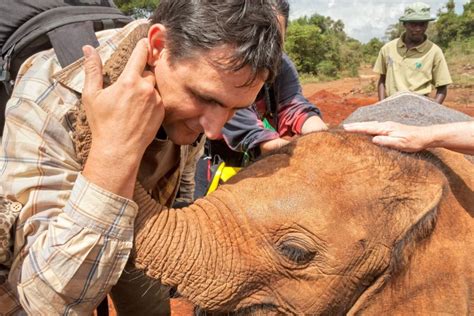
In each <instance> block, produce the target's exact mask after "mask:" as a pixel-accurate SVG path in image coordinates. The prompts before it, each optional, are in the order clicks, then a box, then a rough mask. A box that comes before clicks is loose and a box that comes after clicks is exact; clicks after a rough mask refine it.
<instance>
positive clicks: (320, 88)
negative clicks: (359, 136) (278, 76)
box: [110, 69, 474, 316]
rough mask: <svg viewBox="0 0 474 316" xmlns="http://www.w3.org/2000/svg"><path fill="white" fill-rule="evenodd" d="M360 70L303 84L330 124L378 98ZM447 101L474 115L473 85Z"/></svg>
mask: <svg viewBox="0 0 474 316" xmlns="http://www.w3.org/2000/svg"><path fill="white" fill-rule="evenodd" d="M361 72H362V74H361V75H360V77H359V78H344V79H340V80H335V81H330V82H322V83H309V84H305V85H303V94H304V95H305V97H306V98H308V99H309V100H310V101H311V102H313V103H314V104H316V105H317V106H318V107H319V108H320V109H321V111H322V113H323V119H324V121H325V122H326V123H328V124H329V125H330V126H337V125H338V124H339V123H340V122H341V121H342V120H344V119H345V118H346V117H347V116H348V115H349V114H351V113H352V112H353V111H355V110H356V109H357V108H358V107H361V106H365V105H369V104H373V103H376V102H377V94H376V90H375V87H376V81H377V79H378V78H377V77H376V76H375V75H373V74H371V73H370V70H368V69H365V70H364V69H363V70H362V71H361ZM364 73H365V74H364ZM444 104H445V105H446V106H448V107H451V108H454V109H456V110H458V111H461V112H464V113H466V114H469V115H471V116H474V102H473V89H472V88H456V87H454V88H450V89H449V90H448V96H447V98H446V101H445V102H444ZM110 307H111V310H112V312H111V316H115V313H114V311H113V306H110ZM171 311H172V313H171V315H173V316H190V315H193V306H192V304H191V303H189V302H188V301H186V300H185V299H172V300H171Z"/></svg>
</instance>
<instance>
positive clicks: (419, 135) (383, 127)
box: [343, 121, 430, 152]
mask: <svg viewBox="0 0 474 316" xmlns="http://www.w3.org/2000/svg"><path fill="white" fill-rule="evenodd" d="M343 128H344V129H345V130H346V131H348V132H353V133H362V134H370V135H376V136H375V137H373V138H372V141H373V142H374V143H375V144H377V145H381V146H386V147H391V148H395V149H398V150H402V151H407V152H416V151H420V150H423V149H426V148H427V147H428V146H429V144H430V135H429V133H427V131H426V130H425V128H424V127H419V126H410V125H404V124H400V123H395V122H377V121H372V122H361V123H350V124H344V125H343Z"/></svg>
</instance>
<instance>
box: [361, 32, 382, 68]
mask: <svg viewBox="0 0 474 316" xmlns="http://www.w3.org/2000/svg"><path fill="white" fill-rule="evenodd" d="M383 44H384V43H383V42H382V41H381V40H379V39H378V38H376V37H374V38H372V39H371V40H370V41H369V42H368V43H367V44H364V45H362V57H363V60H364V62H366V63H369V64H374V63H375V60H376V59H377V55H378V54H379V51H380V49H381V48H382V46H383Z"/></svg>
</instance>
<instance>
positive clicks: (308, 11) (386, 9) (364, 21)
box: [288, 0, 469, 43]
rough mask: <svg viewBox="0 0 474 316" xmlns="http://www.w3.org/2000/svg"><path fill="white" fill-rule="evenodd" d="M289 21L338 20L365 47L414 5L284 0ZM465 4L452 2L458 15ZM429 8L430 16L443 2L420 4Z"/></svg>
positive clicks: (387, 0) (380, 0)
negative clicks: (317, 16)
mask: <svg viewBox="0 0 474 316" xmlns="http://www.w3.org/2000/svg"><path fill="white" fill-rule="evenodd" d="M288 1H289V3H290V20H291V19H295V18H298V17H301V16H305V15H306V16H311V15H313V14H314V13H318V14H320V15H324V16H330V17H331V18H332V19H333V20H342V22H343V23H344V25H345V28H344V30H345V32H346V33H347V34H348V35H349V36H350V37H353V38H355V39H358V40H359V41H361V42H363V43H366V42H368V41H369V40H370V39H371V38H373V37H378V38H380V39H384V38H383V37H384V34H385V30H386V29H387V27H388V26H389V25H390V24H394V23H396V22H397V21H398V18H399V17H400V16H402V15H403V10H404V8H405V6H406V5H408V4H410V3H413V2H416V1H413V0H412V1H409V0H400V1H393V0H288ZM468 1H469V0H455V1H454V2H455V4H456V12H457V13H458V14H459V13H462V9H463V4H465V3H467V2H468ZM423 2H425V3H427V4H429V5H430V6H431V15H433V16H436V14H437V13H438V10H439V9H441V8H442V7H444V6H445V5H446V3H447V2H448V1H447V0H430V1H428V0H424V1H423Z"/></svg>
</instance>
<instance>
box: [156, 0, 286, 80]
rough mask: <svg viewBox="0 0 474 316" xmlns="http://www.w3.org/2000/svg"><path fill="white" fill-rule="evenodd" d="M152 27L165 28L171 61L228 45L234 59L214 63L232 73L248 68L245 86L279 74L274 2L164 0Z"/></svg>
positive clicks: (279, 44) (279, 52)
mask: <svg viewBox="0 0 474 316" xmlns="http://www.w3.org/2000/svg"><path fill="white" fill-rule="evenodd" d="M151 23H160V24H163V25H164V26H165V27H166V36H167V37H166V43H167V44H166V45H167V48H168V49H169V50H170V53H171V56H172V57H171V58H172V60H176V59H180V58H187V57H194V56H195V55H196V54H199V53H200V52H203V51H209V50H210V49H212V48H215V47H218V46H221V45H225V44H228V45H230V46H231V47H234V53H233V54H232V56H230V57H229V59H226V60H224V61H222V60H221V61H213V62H216V63H217V64H219V65H222V66H224V63H222V62H225V67H226V69H228V70H232V71H237V70H240V69H242V68H244V67H246V66H250V67H251V69H252V75H251V77H250V78H249V80H248V81H247V82H246V83H245V85H249V84H251V83H252V82H253V81H254V80H255V79H256V77H257V76H258V75H259V74H261V73H262V71H265V70H267V71H268V77H267V81H271V80H273V78H274V77H275V75H276V73H277V72H278V67H279V65H280V61H281V56H282V46H283V43H282V36H281V33H280V28H279V25H278V20H277V12H276V9H275V7H274V2H273V0H161V1H160V3H159V5H158V8H157V9H156V11H155V13H154V14H153V16H152V17H151Z"/></svg>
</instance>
